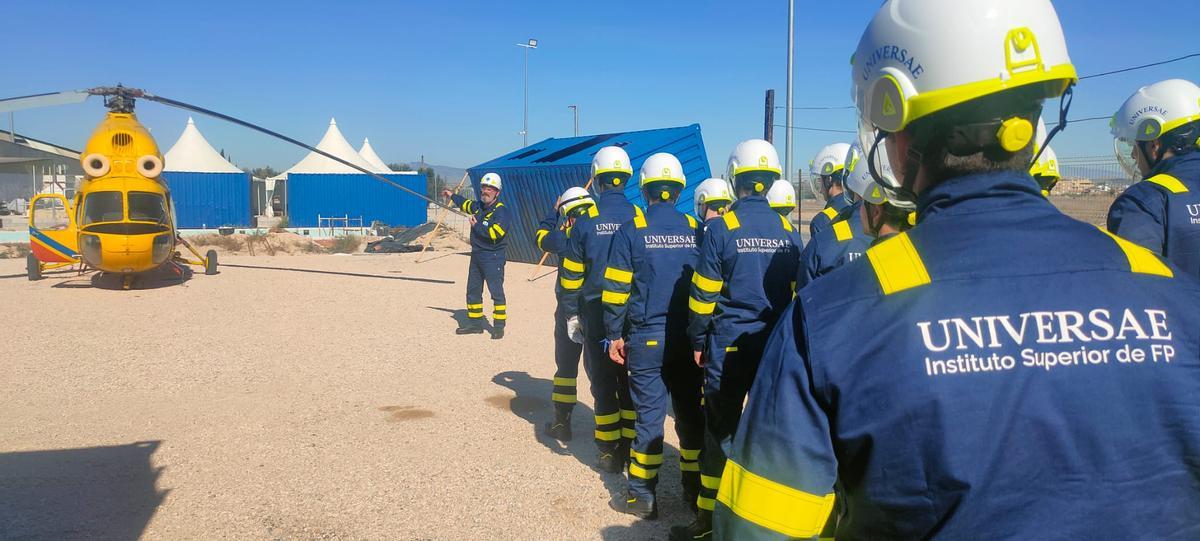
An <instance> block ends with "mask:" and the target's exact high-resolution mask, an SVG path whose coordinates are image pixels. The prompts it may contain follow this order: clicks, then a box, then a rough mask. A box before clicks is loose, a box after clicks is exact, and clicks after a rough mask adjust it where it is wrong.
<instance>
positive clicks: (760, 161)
mask: <svg viewBox="0 0 1200 541" xmlns="http://www.w3.org/2000/svg"><path fill="white" fill-rule="evenodd" d="M758 165H760V166H762V167H766V166H767V157H766V156H765V155H764V156H759V157H758Z"/></svg>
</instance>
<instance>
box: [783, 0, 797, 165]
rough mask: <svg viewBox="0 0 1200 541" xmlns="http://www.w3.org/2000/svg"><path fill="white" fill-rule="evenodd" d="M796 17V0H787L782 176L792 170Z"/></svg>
mask: <svg viewBox="0 0 1200 541" xmlns="http://www.w3.org/2000/svg"><path fill="white" fill-rule="evenodd" d="M795 19H796V0H788V37H787V122H786V124H787V129H786V130H785V133H784V134H783V137H784V143H783V145H784V147H785V148H784V160H783V164H784V165H783V167H784V178H788V179H789V180H790V177H791V176H792V175H793V172H792V63H793V56H792V55H793V45H794V40H793V36H794V32H795Z"/></svg>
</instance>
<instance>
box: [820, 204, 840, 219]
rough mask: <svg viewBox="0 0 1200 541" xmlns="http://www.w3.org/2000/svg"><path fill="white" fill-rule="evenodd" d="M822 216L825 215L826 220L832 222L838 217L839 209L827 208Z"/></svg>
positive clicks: (822, 212)
mask: <svg viewBox="0 0 1200 541" xmlns="http://www.w3.org/2000/svg"><path fill="white" fill-rule="evenodd" d="M821 214H824V215H825V217H826V218H829V219H830V220H832V219H834V218H835V217H836V216H837V209H835V208H833V207H825V210H822V211H821Z"/></svg>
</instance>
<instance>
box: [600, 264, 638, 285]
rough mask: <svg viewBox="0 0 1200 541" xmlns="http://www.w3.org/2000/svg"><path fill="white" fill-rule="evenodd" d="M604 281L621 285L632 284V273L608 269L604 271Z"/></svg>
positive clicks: (614, 268)
mask: <svg viewBox="0 0 1200 541" xmlns="http://www.w3.org/2000/svg"><path fill="white" fill-rule="evenodd" d="M604 279H605V280H612V281H614V282H619V283H622V284H628V283H632V282H633V273H632V272H630V271H627V270H621V269H618V268H616V267H608V268H606V269H604Z"/></svg>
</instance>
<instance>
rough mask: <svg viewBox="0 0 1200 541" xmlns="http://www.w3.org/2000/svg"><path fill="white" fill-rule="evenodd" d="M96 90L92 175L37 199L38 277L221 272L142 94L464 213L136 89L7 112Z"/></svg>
mask: <svg viewBox="0 0 1200 541" xmlns="http://www.w3.org/2000/svg"><path fill="white" fill-rule="evenodd" d="M89 96H104V105H105V106H106V107H107V108H108V114H107V115H105V118H104V120H103V121H101V122H100V124H99V125H98V126H97V127H96V130H95V131H94V132H93V133H92V136H91V138H90V139H88V142H87V145H86V146H85V147H84V152H83V157H82V158H80V162H81V165H82V166H83V171H84V173H85V174H86V177H85V178H84V180H83V183H82V184H80V185H79V187H78V189H77V191H76V193H75V197H74V198H73V199H72V200H68V199H67V198H66V196H64V195H61V194H38V195H36V196H34V198H33V200H32V201H31V202H30V213H29V241H30V255H29V257H28V259H27V261H26V271H27V273H28V275H29V279H30V280H37V279H40V278H41V276H42V273H43V272H44V271H47V270H51V269H57V268H62V267H68V266H74V265H78V266H79V270H80V272H84V271H86V270H88V269H94V270H99V271H101V272H105V273H111V274H119V275H120V276H121V277H122V280H123V287H124V288H125V289H129V288H130V286H131V285H132V284H133V281H134V279H135V278H136V276H137V275H138V274H139V273H144V272H147V271H151V270H155V269H158V268H159V267H162V266H163V265H166V264H168V263H171V264H189V265H195V266H199V267H203V268H204V273H205V274H216V273H217V253H216V252H215V251H213V250H209V251H208V252H207V253H206V254H205V255H203V256H201V255H200V253H199V252H197V251H196V249H195V248H193V247H192V246H191V245H190V244H188V243H187V241H185V240H184V239H183V237H181V236H180V235H179V232H178V230H177V229H176V227H175V205H174V203H173V202H172V200H171V192H170V190H169V189H168V187H167V185H166V183H165V182H163V180H162V178H161V177H160V175H161V174H162V171H163V159H162V154H161V153H160V152H159V150H158V144H157V143H155V142H154V138H153V137H151V136H150V132H149V131H148V130H147V129H146V128H145V127H144V126H142V124H141V123H140V122H138V120H137V117H136V116H135V115H134V113H133V109H134V103H135V100H136V99H139V98H140V99H146V100H150V101H154V102H158V103H162V104H164V105H169V106H172V107H178V108H180V109H184V110H187V111H193V112H196V113H201V114H204V115H208V116H212V117H215V118H219V119H222V120H226V121H229V122H232V123H234V124H238V125H240V126H244V127H247V128H250V129H252V130H255V131H258V132H262V133H264V134H267V135H270V136H272V137H275V138H278V139H282V140H284V141H287V142H289V143H292V144H294V145H297V146H299V147H301V148H304V149H307V150H309V151H312V152H316V153H318V154H320V155H323V156H325V157H327V158H330V159H332V160H334V161H337V162H340V163H342V164H344V165H347V166H349V167H352V168H354V169H357V170H358V171H361V172H362V173H364V174H367V175H370V176H371V177H374V178H375V179H376V180H378V181H381V182H384V183H387V184H390V185H392V186H394V187H396V188H399V189H401V190H403V191H405V192H408V193H409V194H411V195H414V196H416V197H420V198H421V199H424V200H426V201H428V202H430V203H434V204H436V205H438V206H441V207H444V208H446V209H448V210H450V211H452V212H458V213H460V211H459V210H458V209H456V208H453V207H450V206H448V205H446V204H445V203H442V202H440V201H434V200H433V199H430V198H429V197H427V196H426V195H425V194H421V193H418V192H415V191H413V190H411V189H409V188H407V187H405V186H403V185H401V184H399V183H397V182H395V181H393V180H391V179H388V178H386V177H384V176H381V175H379V174H376V173H374V172H371V171H368V170H366V169H363V168H362V167H360V166H358V165H355V164H353V163H350V162H348V161H346V160H343V159H341V158H339V157H337V156H334V155H332V154H329V153H327V152H325V151H323V150H320V149H317V148H315V147H312V146H309V145H307V144H304V143H302V142H300V141H297V140H296V139H293V138H291V137H287V136H285V135H281V134H279V133H276V132H273V131H271V130H268V129H266V128H262V127H260V126H257V125H254V124H251V123H249V122H246V121H244V120H240V119H237V118H234V117H231V116H228V115H224V114H221V113H218V112H215V111H210V110H208V109H204V108H201V107H198V106H195V105H190V104H187V103H184V102H181V101H176V100H172V99H169V98H165V97H162V96H156V95H154V94H151V93H149V92H146V91H144V90H140V89H136V88H127V87H124V86H121V85H117V86H116V87H97V88H91V89H88V90H77V91H68V92H54V93H47V94H36V95H32V96H20V97H16V98H8V99H0V113H4V112H9V111H17V110H21V109H31V108H37V107H48V106H53V105H64V104H68V103H78V102H82V101H84V100H86V99H87V98H88V97H89ZM178 246H183V247H184V248H186V249H187V250H188V251H189V252H190V253H191V254H192V255H193V256H195V259H191V258H186V257H183V256H182V255H180V253H179V252H177V251H176V247H178Z"/></svg>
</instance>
